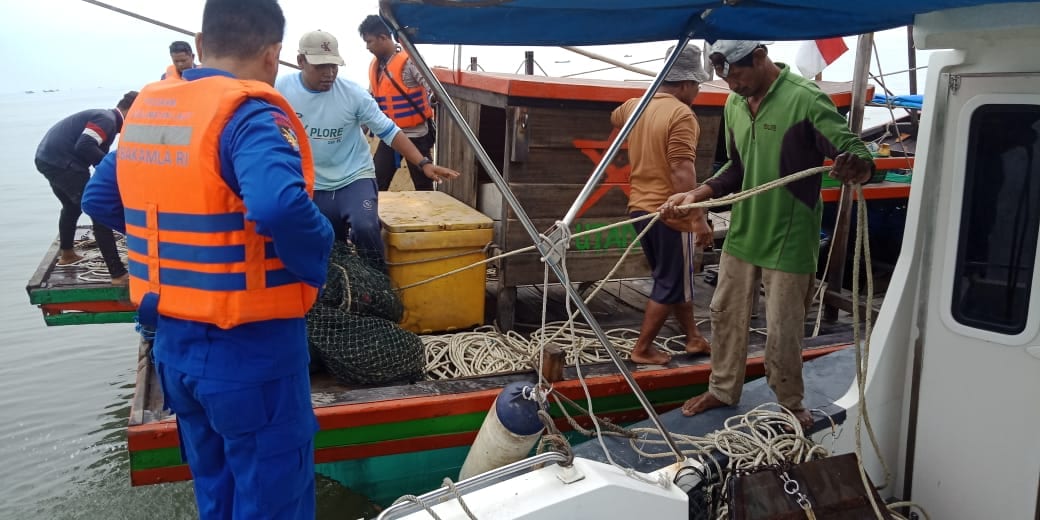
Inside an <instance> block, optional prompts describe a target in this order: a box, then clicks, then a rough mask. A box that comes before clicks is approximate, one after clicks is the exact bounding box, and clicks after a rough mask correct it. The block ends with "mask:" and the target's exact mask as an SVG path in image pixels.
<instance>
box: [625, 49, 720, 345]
mask: <svg viewBox="0 0 1040 520" xmlns="http://www.w3.org/2000/svg"><path fill="white" fill-rule="evenodd" d="M668 52H669V53H671V52H672V51H671V49H669V51H668ZM707 79H708V75H707V74H706V73H705V72H704V68H703V67H702V66H701V53H700V49H699V48H697V47H695V46H687V47H686V48H684V49H683V51H682V53H680V55H679V58H678V59H677V60H676V62H675V64H674V65H673V66H672V70H670V71H669V72H668V75H667V76H665V78H664V83H663V84H662V85H661V88H660V90H659V91H658V93H657V94H655V95H654V97H653V99H652V100H651V101H650V104H649V105H648V106H647V107H646V110H645V111H644V112H643V115H642V116H641V117H640V118H639V121H638V122H637V123H636V125H635V127H634V128H633V129H632V132H631V133H630V134H629V136H628V156H629V160H630V162H631V163H632V175H631V180H630V183H631V186H632V191H631V194H630V195H629V200H628V212H629V214H630V215H631V216H632V217H638V216H640V215H645V214H647V213H651V212H654V211H657V210H658V209H659V208H660V207H661V205H662V204H664V203H665V202H666V201H667V200H668V197H670V196H672V195H674V194H676V193H682V192H685V191H688V190H692V189H693V188H695V187H696V186H697V171H696V169H695V168H694V161H695V160H696V158H697V141H698V139H699V138H700V126H699V125H698V124H697V118H696V116H695V115H694V113H693V109H692V108H691V107H690V105H691V104H692V103H693V99H694V98H695V97H697V92H698V91H699V90H700V84H701V83H703V82H704V81H707ZM638 102H639V100H638V99H630V100H628V101H626V102H625V103H624V104H622V105H621V106H620V107H618V108H617V109H616V110H614V113H613V114H611V117H610V121H611V123H613V125H614V126H616V127H621V126H622V125H623V124H624V123H625V121H626V120H628V117H629V116H630V115H631V114H632V112H633V111H634V109H635V107H636V105H637V104H638ZM647 222H648V221H646V220H644V221H642V222H637V223H636V224H635V226H636V231H638V232H642V230H643V228H644V227H645V226H646V224H647ZM712 240H713V237H712V232H711V229H710V228H709V227H708V222H707V219H706V218H705V214H704V212H703V210H696V211H691V212H690V213H689V214H688V215H687V216H686V217H685V218H674V219H669V220H662V221H661V222H659V223H658V224H655V225H654V227H653V228H652V229H650V230H649V231H648V232H647V233H646V234H645V235H643V238H642V239H641V241H640V243H641V245H642V247H643V253H644V254H646V257H647V261H649V263H650V267H651V269H652V270H653V279H654V288H653V291H652V292H651V293H650V300H649V301H647V303H646V312H645V315H644V317H643V325H642V327H641V329H640V331H639V339H638V340H637V341H636V345H635V348H633V350H632V355H631V359H632V361H634V362H636V363H650V364H662V365H663V364H665V363H668V361H669V359H670V356H669V355H668V353H667V352H663V351H661V350H660V349H658V348H657V347H656V346H655V345H654V339H655V338H656V337H657V334H658V333H659V332H660V331H661V327H662V326H663V325H664V322H665V320H666V319H668V315H669V314H673V313H674V314H675V317H676V319H677V320H679V323H680V325H681V326H682V328H683V330H684V331H685V332H686V352H689V353H695V354H696V353H708V352H710V350H711V347H710V346H709V344H708V341H707V340H705V339H704V336H702V335H701V333H700V331H699V330H697V323H696V321H695V320H694V316H693V253H694V247H695V246H708V245H710V244H711V243H712Z"/></svg>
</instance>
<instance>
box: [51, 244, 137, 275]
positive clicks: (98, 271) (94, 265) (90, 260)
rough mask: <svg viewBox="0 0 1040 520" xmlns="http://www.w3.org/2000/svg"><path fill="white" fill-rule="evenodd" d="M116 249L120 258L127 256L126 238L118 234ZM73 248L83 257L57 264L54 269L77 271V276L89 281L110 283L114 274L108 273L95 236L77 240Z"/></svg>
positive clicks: (58, 270)
mask: <svg viewBox="0 0 1040 520" xmlns="http://www.w3.org/2000/svg"><path fill="white" fill-rule="evenodd" d="M117 237H118V238H117V239H116V250H117V251H118V252H119V256H120V258H126V238H125V237H123V236H121V235H117ZM73 248H74V249H75V251H76V254H78V255H79V256H80V257H81V258H80V259H79V260H77V261H75V262H71V263H68V264H55V265H54V271H56V272H64V271H75V272H76V278H77V279H79V280H80V281H83V282H87V283H108V282H111V281H112V276H111V275H110V274H109V273H108V266H107V265H106V264H105V259H104V258H103V257H102V256H101V250H100V249H98V246H97V242H96V241H95V240H94V239H93V238H84V239H82V240H79V241H77V242H76V243H75V244H74V245H73Z"/></svg>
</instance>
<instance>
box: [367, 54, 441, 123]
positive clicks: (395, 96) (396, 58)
mask: <svg viewBox="0 0 1040 520" xmlns="http://www.w3.org/2000/svg"><path fill="white" fill-rule="evenodd" d="M406 63H408V53H406V52H404V51H398V52H397V53H396V54H394V55H393V56H392V57H391V58H390V61H389V62H388V63H387V64H386V70H385V71H381V70H380V68H381V67H380V65H379V58H374V59H372V64H371V65H370V66H369V68H368V87H369V88H370V89H372V97H374V98H376V103H377V104H379V109H380V110H382V111H383V113H384V114H386V116H387V117H389V118H390V119H393V120H394V123H397V126H398V127H400V128H411V127H413V126H419V125H421V124H423V123H424V122H425V121H426V120H427V119H432V118H433V108H432V107H430V99H429V97H428V96H427V95H426V89H424V88H423V87H422V85H419V86H417V87H415V88H408V87H407V86H405V84H404V66H405V64H406ZM387 74H389V75H390V78H388V77H387ZM391 78H393V82H394V83H397V86H399V87H401V90H403V91H404V93H405V95H407V96H408V97H405V96H404V95H402V94H401V90H398V89H397V87H395V86H394V83H391V81H390V79H391ZM409 99H411V103H409V102H408V100H409ZM413 103H414V104H415V107H413V106H412V104H413ZM416 108H418V109H419V110H418V111H416Z"/></svg>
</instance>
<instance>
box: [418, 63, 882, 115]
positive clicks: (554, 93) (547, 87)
mask: <svg viewBox="0 0 1040 520" xmlns="http://www.w3.org/2000/svg"><path fill="white" fill-rule="evenodd" d="M433 73H434V75H435V76H437V79H438V80H440V81H441V83H444V84H445V85H457V86H460V87H465V88H471V89H474V90H482V91H485V92H492V93H495V94H503V95H506V96H511V97H526V98H537V99H564V100H574V101H601V102H608V103H624V102H625V101H627V100H629V99H632V98H636V97H640V96H642V95H643V93H644V92H646V88H647V86H648V83H640V82H631V81H628V82H626V81H609V80H594V79H579V78H553V77H546V76H524V75H519V74H500V73H492V72H471V71H465V70H463V71H455V70H451V69H447V68H443V67H435V68H434V69H433ZM821 86H822V87H823V88H824V91H825V92H828V94H829V95H830V97H831V100H832V101H834V104H835V105H837V106H839V107H847V106H849V105H850V104H852V92H851V91H848V90H843V91H837V92H834V91H833V90H835V89H847V88H848V86H847V85H846V86H842V84H834V83H830V84H828V83H826V82H825V83H823V84H821ZM729 94H730V90H729V87H727V86H726V83H725V82H724V81H722V80H715V81H712V82H709V83H703V84H701V90H700V94H698V95H697V99H695V100H694V102H693V106H694V108H696V107H698V106H711V107H722V106H725V104H726V98H727V97H729ZM867 95H868V96H873V95H874V88H873V86H871V87H870V88H869V89H868V92H867Z"/></svg>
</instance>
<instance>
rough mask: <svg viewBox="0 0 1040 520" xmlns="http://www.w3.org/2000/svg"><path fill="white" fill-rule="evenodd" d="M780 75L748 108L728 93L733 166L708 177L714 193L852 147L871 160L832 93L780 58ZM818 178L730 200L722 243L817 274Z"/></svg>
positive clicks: (750, 256)
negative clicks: (755, 110)
mask: <svg viewBox="0 0 1040 520" xmlns="http://www.w3.org/2000/svg"><path fill="white" fill-rule="evenodd" d="M777 65H778V66H779V67H780V69H781V72H780V76H779V77H778V78H777V79H776V81H775V82H774V83H773V85H772V86H771V87H770V88H769V91H768V92H767V93H766V95H765V97H764V98H763V99H762V102H761V104H760V105H759V107H758V113H757V114H755V115H754V116H752V115H751V110H750V108H749V107H748V103H747V100H746V99H745V98H743V97H742V96H739V95H737V94H730V96H729V99H727V100H726V107H725V109H724V115H725V122H726V150H727V152H728V153H729V159H730V163H731V164H730V166H729V168H728V169H727V170H725V171H723V172H721V173H720V174H718V175H716V176H715V177H713V178H711V179H708V180H707V181H706V184H708V185H709V186H711V188H712V191H713V193H714V196H715V197H721V196H723V195H727V194H730V193H733V192H736V191H743V190H747V189H750V188H753V187H755V186H759V185H762V184H765V183H767V182H769V181H773V180H776V179H778V178H780V177H784V176H787V175H791V174H793V173H797V172H799V171H802V170H805V169H808V168H813V167H817V166H821V165H823V160H824V158H825V157H831V158H833V157H835V156H837V155H838V154H840V153H842V152H852V153H854V154H856V155H858V156H860V157H862V158H864V159H866V160H871V156H870V152H868V151H867V148H866V147H865V146H864V145H863V142H862V141H860V139H859V138H858V137H857V136H856V135H855V134H853V133H852V131H850V130H849V127H848V123H847V122H846V121H845V118H844V117H842V115H841V114H839V113H838V110H837V109H836V108H835V106H834V103H833V102H832V101H831V99H830V97H828V96H827V95H826V94H824V93H823V92H822V91H821V90H820V89H819V87H817V86H816V84H815V83H813V82H811V81H809V80H807V79H805V78H802V77H801V76H798V75H796V74H791V72H790V69H789V68H788V67H787V65H784V64H782V63H777ZM821 182H822V177H821V176H820V175H816V176H813V177H808V178H805V179H802V180H799V181H795V182H793V183H790V184H787V185H785V186H783V187H780V188H777V189H774V190H770V191H767V192H765V193H762V194H759V195H756V196H754V197H752V198H750V199H747V200H744V201H741V202H737V203H736V204H734V205H733V212H732V215H731V220H730V227H729V232H728V233H727V235H726V242H725V245H724V246H723V250H725V251H726V252H727V253H729V254H730V255H733V256H735V257H737V258H740V259H742V260H744V261H745V262H748V263H751V264H754V265H757V266H759V267H765V268H768V269H775V270H778V271H784V272H789V273H814V272H816V263H817V259H818V258H819V254H820V220H821V218H822V216H823V202H822V200H820V183H821Z"/></svg>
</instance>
